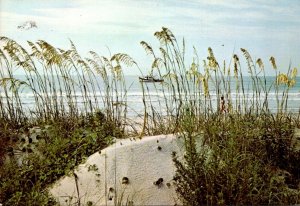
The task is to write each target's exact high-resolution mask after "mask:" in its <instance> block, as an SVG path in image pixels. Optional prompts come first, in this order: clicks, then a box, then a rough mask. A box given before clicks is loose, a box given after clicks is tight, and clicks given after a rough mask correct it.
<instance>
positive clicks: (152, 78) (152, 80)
mask: <svg viewBox="0 0 300 206" xmlns="http://www.w3.org/2000/svg"><path fill="white" fill-rule="evenodd" d="M139 80H140V82H163V81H164V80H163V79H156V78H154V77H153V76H145V77H139Z"/></svg>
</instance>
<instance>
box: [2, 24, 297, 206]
mask: <svg viewBox="0 0 300 206" xmlns="http://www.w3.org/2000/svg"><path fill="white" fill-rule="evenodd" d="M154 36H155V38H157V39H158V40H159V42H160V47H159V48H158V49H157V50H156V49H153V48H152V47H151V45H149V44H148V43H146V42H145V41H142V42H141V45H142V47H143V48H144V49H145V51H146V52H147V53H148V54H149V56H150V57H151V58H152V59H153V63H152V65H151V71H150V73H156V74H157V75H158V77H159V78H161V79H164V82H163V83H162V84H152V85H149V84H146V83H143V82H141V83H140V85H141V90H142V92H143V100H142V101H143V104H144V113H143V114H142V115H143V123H142V128H141V131H140V133H139V134H136V135H137V136H140V137H142V136H143V135H153V134H166V133H176V134H179V135H181V136H183V137H184V138H185V140H186V155H185V156H184V158H183V160H182V161H179V159H178V158H177V156H176V154H174V163H175V166H176V168H177V172H176V175H175V177H174V181H175V184H176V191H177V192H178V195H179V197H180V198H181V200H182V202H183V203H184V204H186V205H202V204H208V205H216V204H221V205H228V204H299V201H300V192H299V189H300V188H299V180H300V177H299V174H300V171H299V168H300V165H299V162H300V152H299V149H298V150H297V148H296V144H295V134H294V131H295V128H297V127H298V128H299V127H300V119H299V117H300V113H298V114H291V113H289V111H288V98H289V90H290V89H291V88H292V87H293V86H294V85H295V83H296V76H297V69H296V68H292V67H291V66H290V67H289V69H288V72H287V73H286V74H285V73H281V72H280V71H279V69H278V68H277V65H276V61H275V58H274V57H271V58H270V65H271V66H272V67H273V69H274V70H275V74H276V76H275V77H274V82H273V83H271V84H270V85H269V84H267V77H266V74H265V68H264V67H265V66H264V63H263V61H262V59H260V58H259V59H256V60H254V59H252V57H251V55H250V54H249V52H248V51H247V50H245V49H241V53H242V57H239V56H238V55H237V54H233V57H232V60H231V61H230V62H229V63H226V62H225V61H224V62H222V64H220V63H219V62H218V61H217V59H216V58H215V56H214V53H213V50H212V49H211V48H208V57H207V59H205V60H203V61H201V60H200V59H199V57H198V55H197V51H196V49H195V51H194V58H193V61H192V63H191V64H190V65H187V63H186V62H187V60H186V57H185V50H186V49H185V42H184V41H183V42H182V43H179V42H178V41H177V40H176V38H175V36H174V34H173V33H172V32H171V31H170V30H169V29H167V28H162V30H161V31H158V32H156V33H155V34H154ZM0 41H1V42H2V44H1V45H3V46H2V47H1V48H0V66H1V69H0V91H1V93H0V128H1V138H0V146H2V148H3V149H2V150H1V152H0V157H1V160H2V161H1V167H0V177H1V178H0V179H1V180H2V181H1V183H0V202H1V203H5V204H7V205H49V204H56V203H55V201H54V200H53V199H52V198H51V197H49V196H48V194H47V191H46V190H45V187H46V186H47V185H49V184H51V183H53V182H54V181H55V180H57V179H58V178H59V177H61V176H62V175H65V174H67V173H69V172H71V171H72V170H73V169H74V168H75V166H76V165H78V164H79V163H80V162H82V161H83V160H84V156H88V155H90V154H92V153H93V152H96V151H98V150H99V149H101V148H103V147H105V146H107V145H108V144H110V143H111V142H112V137H121V138H123V137H127V134H126V131H125V126H126V124H127V120H128V118H127V115H128V107H127V93H128V87H127V85H126V82H125V79H124V72H123V68H124V67H135V68H136V69H137V70H140V68H139V66H138V65H137V63H136V62H135V61H134V60H133V59H131V58H130V56H128V55H127V54H121V53H118V54H115V55H112V56H111V57H104V56H100V55H98V54H97V53H95V52H92V51H91V52H89V55H90V57H88V58H83V57H81V56H80V55H79V54H78V52H77V50H76V47H75V45H74V44H73V42H70V44H71V48H70V49H67V50H64V49H59V48H56V47H54V46H52V45H50V44H49V43H47V42H46V41H43V40H40V41H37V42H35V43H33V42H28V46H29V48H30V49H28V50H27V49H25V48H24V47H22V46H21V45H19V44H18V43H17V42H15V41H14V40H12V39H9V38H7V37H1V38H0ZM240 58H245V61H246V68H247V70H248V74H249V75H250V77H249V78H250V80H251V81H250V85H249V83H247V84H246V83H245V77H244V75H243V74H242V66H245V65H241V61H240ZM200 62H202V63H200ZM20 70H21V71H22V72H23V73H24V74H25V79H21V78H19V77H18V75H16V72H17V71H20ZM28 90H30V91H31V93H32V94H33V96H34V102H33V103H32V106H31V107H30V108H28V107H25V106H24V104H23V103H24V102H22V101H23V100H22V98H21V97H22V95H24V93H26V92H27V93H28ZM273 91H274V92H275V94H276V95H275V97H276V112H273V111H271V108H270V107H269V101H270V100H269V99H268V97H269V93H270V92H273ZM153 92H156V93H161V94H162V98H159V99H158V100H157V99H154V98H155V97H154V96H153V95H151V94H153ZM222 96H223V97H224V99H225V105H224V106H225V111H223V109H221V107H220V106H219V105H220V104H222V102H221V100H220V99H221V97H222ZM81 102H83V104H81ZM154 102H155V103H154ZM79 105H83V106H79ZM157 105H158V106H157ZM37 125H38V126H40V127H41V128H43V127H48V126H50V128H51V130H50V133H45V134H44V135H43V136H42V137H41V141H39V142H38V143H36V148H37V150H36V151H37V152H33V153H32V154H29V155H28V158H27V159H26V158H25V159H24V162H23V164H22V165H21V166H18V164H17V163H16V162H15V160H14V158H15V159H17V158H16V157H15V156H16V155H15V154H14V151H15V149H13V148H16V145H18V144H19V142H20V141H21V140H20V135H21V134H24V133H25V134H27V133H28V128H30V127H33V126H37ZM199 137H200V138H201V145H198V144H196V142H197V141H196V138H199ZM199 148H201V149H200V150H199ZM26 153H28V150H27V152H26ZM41 154H43V155H41ZM208 154H209V155H208ZM5 155H6V156H7V155H10V156H11V158H10V159H11V161H9V162H8V163H7V162H4V157H5ZM41 192H42V193H41ZM41 194H42V195H41Z"/></svg>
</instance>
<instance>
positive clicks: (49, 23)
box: [0, 0, 300, 75]
mask: <svg viewBox="0 0 300 206" xmlns="http://www.w3.org/2000/svg"><path fill="white" fill-rule="evenodd" d="M299 11H300V1H299V0H48V1H46V0H43V1H41V0H40V1H38V0H0V36H6V37H9V38H12V39H14V40H16V41H17V42H19V43H21V44H22V45H24V46H25V45H26V41H27V40H29V41H37V40H39V39H43V40H46V41H47V42H49V43H50V44H52V45H54V46H55V47H58V48H63V49H67V48H70V42H69V40H72V41H73V42H74V44H75V45H76V47H77V49H78V51H79V52H80V54H81V55H82V56H88V51H90V50H92V51H95V52H97V53H99V54H100V55H104V56H109V55H110V54H114V53H119V52H121V53H127V54H129V55H130V56H131V57H132V58H133V59H134V60H135V61H136V62H137V63H138V64H139V66H140V67H141V68H142V69H143V70H145V71H147V70H149V68H150V67H151V62H152V59H151V57H150V56H148V55H147V54H146V52H145V51H144V49H143V48H142V46H141V45H140V41H146V42H148V43H149V44H150V45H152V46H153V47H154V48H157V49H158V48H159V42H158V41H157V40H156V38H155V37H154V35H153V34H154V33H155V32H156V31H159V30H161V28H162V27H167V28H169V29H170V30H171V31H172V32H173V33H174V34H175V36H176V37H177V39H178V41H179V42H181V41H182V39H183V38H184V39H185V43H186V47H187V48H186V53H187V59H189V60H187V64H189V62H191V61H192V54H193V46H194V47H195V48H196V49H197V51H198V56H199V58H200V59H206V57H207V48H208V47H211V48H212V49H213V51H214V54H215V56H216V57H217V59H218V60H219V61H220V62H222V61H223V60H226V62H229V61H230V59H231V57H232V55H233V54H238V55H239V56H240V59H242V53H241V51H240V48H245V49H247V50H248V51H249V52H250V54H251V55H252V57H253V59H254V60H255V59H257V58H261V59H262V60H263V62H264V64H265V69H266V72H267V74H268V75H273V74H274V71H273V70H272V69H271V65H270V63H269V58H270V57H271V56H274V57H275V58H276V62H277V65H278V67H279V68H280V70H281V71H283V72H286V71H287V69H288V67H289V65H290V63H291V64H292V67H297V68H300V12H299ZM26 21H33V22H35V23H36V26H37V28H35V27H33V28H31V29H26V28H25V29H22V28H21V27H22V26H23V27H26V26H28V25H26V24H25V22H26ZM243 69H244V70H245V72H246V73H247V71H246V64H244V65H243ZM138 73H139V72H138V70H136V69H128V70H126V71H125V74H138Z"/></svg>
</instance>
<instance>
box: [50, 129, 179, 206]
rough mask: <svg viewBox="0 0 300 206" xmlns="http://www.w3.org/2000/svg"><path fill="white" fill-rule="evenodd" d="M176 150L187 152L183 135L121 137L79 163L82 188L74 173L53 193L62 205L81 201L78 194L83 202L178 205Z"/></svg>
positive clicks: (57, 186) (60, 183)
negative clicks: (121, 138) (173, 157)
mask: <svg viewBox="0 0 300 206" xmlns="http://www.w3.org/2000/svg"><path fill="white" fill-rule="evenodd" d="M173 151H175V152H177V154H179V155H182V154H183V151H184V143H183V138H178V137H175V136H174V135H159V136H151V137H144V138H143V139H141V140H139V139H138V140H133V139H125V140H118V141H117V142H116V143H115V144H113V145H111V146H110V147H108V148H106V149H103V150H102V151H101V153H98V152H97V153H95V154H93V155H91V156H90V157H89V158H88V159H87V161H86V163H84V164H81V165H79V167H78V168H77V170H76V171H75V174H76V175H75V176H77V177H78V178H76V179H77V186H78V190H77V189H76V181H75V176H74V175H73V174H71V175H70V176H66V177H64V178H62V179H61V180H59V181H58V182H57V183H55V184H54V186H53V187H52V188H51V189H50V192H51V193H52V194H53V196H54V197H56V198H57V200H58V201H59V202H60V203H61V204H62V205H70V204H73V203H76V202H78V194H79V199H80V203H81V204H83V205H86V204H87V203H88V202H89V201H90V202H89V204H91V203H93V204H92V205H114V204H115V203H117V202H120V201H121V202H122V203H123V204H126V202H127V203H129V204H132V203H133V204H134V205H174V204H176V203H177V204H178V203H179V201H178V198H177V197H176V193H175V187H174V185H173V181H172V179H173V176H174V173H175V166H174V164H173V161H172V156H171V154H172V152H173ZM126 178H127V179H126ZM160 178H162V179H160ZM162 180H163V181H162ZM161 181H162V182H161ZM122 182H123V183H122ZM155 182H156V184H154V183H155Z"/></svg>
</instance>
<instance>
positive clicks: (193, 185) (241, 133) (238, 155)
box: [173, 114, 300, 205]
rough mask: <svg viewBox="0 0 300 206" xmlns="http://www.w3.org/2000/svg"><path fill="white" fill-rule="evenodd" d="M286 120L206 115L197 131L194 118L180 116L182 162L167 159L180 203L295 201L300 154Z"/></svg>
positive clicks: (299, 198)
mask: <svg viewBox="0 0 300 206" xmlns="http://www.w3.org/2000/svg"><path fill="white" fill-rule="evenodd" d="M289 118H290V116H287V117H281V118H276V116H275V115H271V114H270V115H265V116H259V117H256V116H252V115H243V116H242V117H241V116H236V115H231V116H230V118H228V119H226V120H224V119H218V118H216V117H209V118H208V119H207V120H206V121H205V122H204V125H205V126H204V125H203V126H204V127H205V128H203V130H202V132H203V133H201V134H199V132H200V131H199V130H195V128H194V126H192V125H194V124H195V122H191V121H190V119H189V120H183V121H184V122H185V123H183V124H182V126H183V127H184V128H182V129H183V130H184V131H185V133H183V134H182V135H183V136H184V138H185V140H186V154H185V156H184V161H179V160H178V158H177V156H176V154H174V155H173V160H174V163H175V166H176V168H177V171H176V175H175V177H174V180H175V184H176V186H177V187H176V191H177V193H178V195H179V197H181V199H182V201H183V203H184V205H203V204H205V205H236V204H241V205H249V204H251V205H269V204H271V205H274V204H276V205H278V204H280V205H287V204H298V203H299V200H300V192H299V183H300V177H299V174H300V171H299V162H300V152H299V151H298V150H296V148H295V147H294V145H293V144H292V138H293V133H294V126H293V125H291V124H290V119H289ZM197 138H201V139H200V140H201V141H200V142H201V144H200V143H198V144H196V141H195V139H197ZM198 142H199V141H198Z"/></svg>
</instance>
